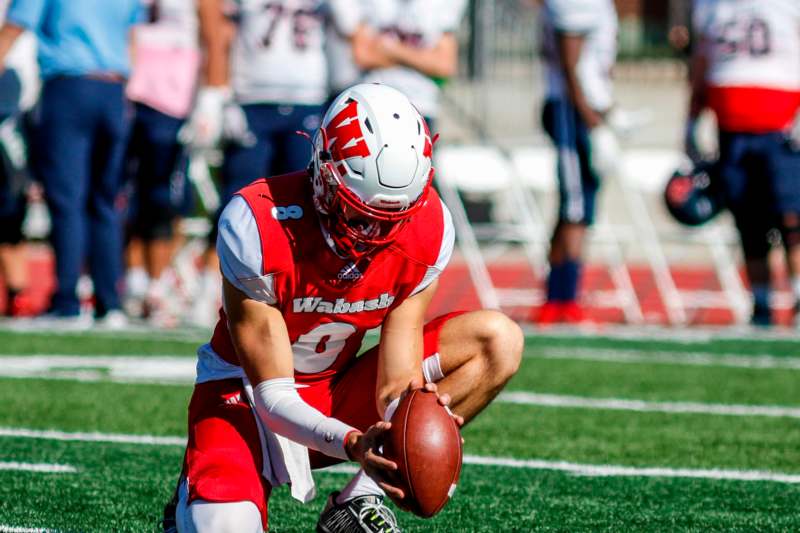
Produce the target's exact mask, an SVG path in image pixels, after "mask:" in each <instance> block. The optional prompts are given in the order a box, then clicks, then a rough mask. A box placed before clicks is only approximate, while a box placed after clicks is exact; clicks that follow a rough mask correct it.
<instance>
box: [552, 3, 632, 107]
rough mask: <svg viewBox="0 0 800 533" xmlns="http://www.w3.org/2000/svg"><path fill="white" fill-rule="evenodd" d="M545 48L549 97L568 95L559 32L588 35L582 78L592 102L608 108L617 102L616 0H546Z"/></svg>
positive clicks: (585, 37) (584, 90)
mask: <svg viewBox="0 0 800 533" xmlns="http://www.w3.org/2000/svg"><path fill="white" fill-rule="evenodd" d="M540 22H541V38H542V51H543V54H544V59H545V68H546V76H547V97H548V98H566V95H567V88H566V83H565V81H564V75H563V73H562V68H561V60H560V58H559V53H558V46H557V44H558V43H557V40H556V37H557V34H558V33H566V34H576V35H582V36H583V37H584V43H583V48H582V49H581V57H580V59H579V60H578V67H577V70H578V79H579V81H580V84H581V89H582V90H583V94H584V96H585V97H586V99H587V101H588V103H589V105H590V106H591V107H592V108H593V109H595V110H596V111H606V110H608V109H609V108H610V107H611V105H612V104H613V88H612V83H611V68H612V67H613V66H614V61H615V59H616V55H617V12H616V10H615V9H614V3H613V1H612V0H545V2H544V6H543V7H542V10H541V19H540Z"/></svg>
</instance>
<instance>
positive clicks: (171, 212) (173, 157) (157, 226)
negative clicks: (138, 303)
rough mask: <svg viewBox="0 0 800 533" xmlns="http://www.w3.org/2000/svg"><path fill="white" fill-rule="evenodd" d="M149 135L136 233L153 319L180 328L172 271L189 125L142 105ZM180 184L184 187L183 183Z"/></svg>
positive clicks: (141, 172)
mask: <svg viewBox="0 0 800 533" xmlns="http://www.w3.org/2000/svg"><path fill="white" fill-rule="evenodd" d="M137 120H138V121H139V123H140V124H141V125H142V129H143V130H144V131H143V135H142V138H141V140H140V142H139V145H140V146H139V152H140V158H139V161H140V163H139V169H138V172H137V182H138V186H139V210H138V216H137V217H136V220H135V223H134V228H135V233H136V235H138V236H140V237H141V238H142V240H143V242H144V259H145V264H146V266H147V275H148V280H149V281H148V288H147V290H146V295H145V303H146V308H147V314H148V317H149V319H150V321H151V322H153V323H155V324H156V325H159V326H169V325H174V324H175V323H176V322H177V320H178V317H177V314H178V309H177V307H176V303H177V302H176V299H175V298H174V297H173V296H172V293H173V291H174V289H175V276H174V274H173V273H172V271H171V269H170V268H169V266H170V264H171V263H172V256H173V250H174V246H173V237H174V234H173V228H174V223H175V220H176V218H177V216H178V210H179V208H180V204H181V202H182V201H183V190H182V188H181V186H182V185H183V183H182V182H183V181H185V177H184V174H185V173H184V171H183V169H179V168H177V167H178V165H179V164H180V162H181V161H183V160H184V158H183V157H182V156H183V148H182V147H181V146H180V144H179V143H178V141H177V136H178V131H179V130H180V128H181V126H182V125H183V120H181V119H177V118H174V117H170V116H168V115H165V114H163V113H160V112H159V111H157V110H155V109H152V108H150V107H147V106H144V105H141V104H140V105H137ZM179 181H180V183H178V182H179Z"/></svg>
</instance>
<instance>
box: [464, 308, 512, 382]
mask: <svg viewBox="0 0 800 533" xmlns="http://www.w3.org/2000/svg"><path fill="white" fill-rule="evenodd" d="M479 313H480V316H479V317H478V320H476V323H477V324H478V326H477V328H476V331H475V334H476V335H477V336H478V340H479V341H480V343H481V346H482V352H483V356H484V357H485V358H486V362H487V365H488V367H489V376H490V377H491V378H492V379H493V380H495V381H496V382H497V383H498V384H504V383H506V382H507V381H508V380H509V379H511V377H512V376H513V375H514V374H516V372H517V370H518V369H519V364H520V360H521V359H522V347H523V343H524V337H523V334H522V330H521V329H520V327H519V325H517V323H516V322H514V321H513V320H511V319H510V318H508V317H507V316H506V315H504V314H503V313H500V312H498V311H479Z"/></svg>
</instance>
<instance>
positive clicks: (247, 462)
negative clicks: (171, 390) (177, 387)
mask: <svg viewBox="0 0 800 533" xmlns="http://www.w3.org/2000/svg"><path fill="white" fill-rule="evenodd" d="M262 469H263V455H262V450H261V438H260V436H259V430H258V426H257V424H256V420H255V415H254V414H253V411H252V409H251V407H250V405H249V403H248V402H247V399H246V395H245V392H244V390H243V387H242V382H241V380H238V379H229V380H222V381H211V382H207V383H203V384H199V385H197V386H195V390H194V394H193V395H192V400H191V402H190V404H189V439H188V443H187V448H186V455H185V458H184V465H183V473H182V476H181V480H180V482H179V484H178V494H177V495H178V499H177V508H176V520H175V521H176V523H177V528H178V531H179V532H195V531H196V532H198V533H206V532H208V533H217V532H238V531H244V532H247V533H249V532H254V531H259V532H260V531H262V530H264V529H266V527H267V499H268V498H269V494H270V491H271V488H270V486H269V484H268V483H267V482H266V481H265V480H264V478H263V477H262V475H261V471H262ZM254 511H255V512H254Z"/></svg>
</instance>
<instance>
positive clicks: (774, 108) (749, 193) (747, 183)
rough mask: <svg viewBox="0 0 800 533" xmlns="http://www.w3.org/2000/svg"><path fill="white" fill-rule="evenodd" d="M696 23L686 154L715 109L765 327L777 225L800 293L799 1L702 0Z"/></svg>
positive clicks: (725, 180) (722, 158) (728, 184)
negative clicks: (703, 116)
mask: <svg viewBox="0 0 800 533" xmlns="http://www.w3.org/2000/svg"><path fill="white" fill-rule="evenodd" d="M693 26H694V31H695V32H696V41H697V44H696V46H695V48H694V51H693V54H692V62H691V69H690V76H691V87H692V98H691V105H690V109H689V121H688V124H687V128H686V132H687V133H686V151H687V153H688V154H689V155H690V156H692V157H694V158H695V159H696V158H698V157H700V155H699V150H698V148H697V145H696V142H695V129H696V124H697V119H698V117H699V115H700V113H701V111H702V110H703V109H705V108H706V107H708V108H710V109H712V110H713V111H714V113H715V115H716V117H717V123H718V125H719V162H718V172H719V173H720V177H721V180H722V184H723V189H724V191H725V201H726V203H727V205H728V207H729V208H730V210H731V212H732V213H733V216H734V219H735V221H736V228H737V230H738V231H739V236H740V238H741V242H742V248H743V250H744V255H745V260H746V270H747V277H748V279H749V281H750V287H751V290H752V293H753V314H752V322H753V323H754V324H756V325H769V324H770V323H771V312H770V303H769V295H770V272H769V265H768V261H767V255H768V252H769V249H770V242H769V239H768V233H769V232H770V230H772V229H773V228H778V229H779V230H780V233H781V237H782V239H783V244H784V246H785V248H786V254H787V257H788V265H789V272H790V273H791V276H792V286H793V289H794V294H795V297H796V298H800V153H798V151H797V148H796V147H795V146H793V144H792V142H791V140H790V135H789V131H790V129H791V126H792V123H793V121H794V118H795V115H796V113H797V110H798V107H799V106H800V3H798V2H794V1H791V0H696V1H695V3H694V13H693Z"/></svg>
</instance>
